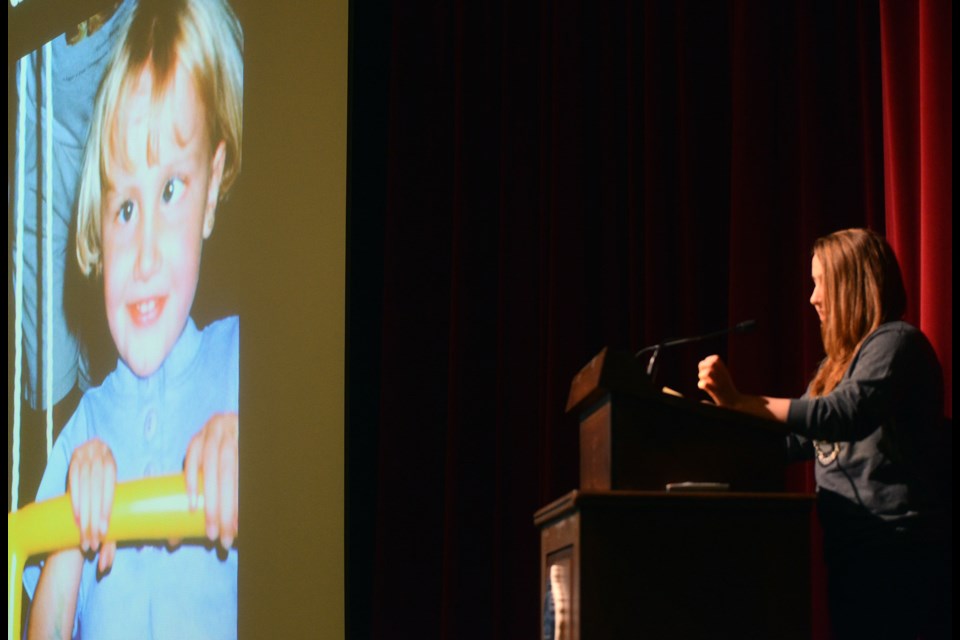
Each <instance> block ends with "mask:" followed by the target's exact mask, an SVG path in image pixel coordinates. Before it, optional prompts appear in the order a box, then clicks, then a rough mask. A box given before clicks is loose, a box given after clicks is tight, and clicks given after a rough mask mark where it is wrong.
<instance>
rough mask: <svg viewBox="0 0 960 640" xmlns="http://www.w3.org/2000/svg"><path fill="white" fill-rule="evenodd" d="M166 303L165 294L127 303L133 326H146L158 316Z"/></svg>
mask: <svg viewBox="0 0 960 640" xmlns="http://www.w3.org/2000/svg"><path fill="white" fill-rule="evenodd" d="M166 303H167V296H153V297H151V298H144V299H142V300H137V301H136V302H133V303H131V304H128V305H127V310H128V312H129V313H130V319H131V320H133V324H134V325H135V326H137V327H147V326H149V325H151V324H153V323H154V322H155V321H156V320H157V318H159V317H160V314H162V313H163V307H164V305H165V304H166Z"/></svg>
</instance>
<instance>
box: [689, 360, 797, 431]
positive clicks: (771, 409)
mask: <svg viewBox="0 0 960 640" xmlns="http://www.w3.org/2000/svg"><path fill="white" fill-rule="evenodd" d="M698 375H699V381H698V382H697V387H699V388H700V389H703V390H704V391H706V392H707V394H709V396H710V397H711V398H713V401H714V402H715V403H716V404H717V406H720V407H726V408H728V409H734V410H736V411H742V412H743V413H749V414H751V415H755V416H759V417H761V418H767V419H768V420H776V421H778V422H786V421H787V414H788V413H789V411H790V399H789V398H771V397H769V396H753V395H749V394H746V393H740V392H739V391H738V390H737V387H736V385H734V384H733V378H732V377H731V376H730V372H729V371H728V370H727V367H726V365H725V364H723V360H721V359H720V356H717V355H712V356H707V357H706V358H704V359H703V360H701V361H700V363H699V365H698Z"/></svg>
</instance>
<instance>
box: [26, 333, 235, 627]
mask: <svg viewBox="0 0 960 640" xmlns="http://www.w3.org/2000/svg"><path fill="white" fill-rule="evenodd" d="M239 359H240V323H239V320H238V319H237V318H236V317H230V318H225V319H223V320H219V321H217V322H214V323H213V324H211V325H209V326H208V327H206V328H205V329H204V330H203V331H202V332H201V331H199V330H198V329H197V327H196V325H195V324H194V322H193V320H192V319H188V321H187V326H186V328H185V329H184V331H183V334H182V335H181V336H180V338H179V339H178V340H177V343H176V344H175V345H174V347H173V350H172V351H171V352H170V354H169V355H168V356H167V358H166V360H164V362H163V365H161V367H160V369H158V370H157V372H156V373H154V374H153V375H151V376H150V377H148V378H138V377H137V376H136V375H135V374H134V373H133V372H132V371H130V369H129V368H128V367H127V366H126V365H125V364H124V363H123V362H122V361H120V362H119V363H118V365H117V368H116V369H115V370H114V371H113V373H111V374H110V375H109V376H107V378H106V380H104V382H103V384H102V385H101V386H99V387H97V388H95V389H91V390H90V391H88V392H87V393H86V394H84V396H83V398H82V399H81V401H80V405H79V407H78V408H77V411H76V413H75V414H74V415H73V417H72V418H71V419H70V421H69V422H68V423H67V425H66V426H65V427H64V430H63V432H62V433H61V434H60V437H59V438H58V439H57V442H56V444H55V445H54V447H53V450H52V452H51V454H50V460H49V461H48V463H47V468H46V470H45V471H44V474H43V480H42V481H41V483H40V489H39V491H38V492H37V501H40V500H46V499H48V498H52V497H56V496H59V495H62V494H63V493H64V492H65V490H66V482H67V470H68V468H69V466H70V456H71V455H72V453H73V451H74V449H76V448H77V447H78V446H80V445H81V444H83V443H84V442H86V441H87V440H89V439H91V438H94V437H97V438H100V439H101V440H103V441H104V442H105V443H106V444H107V445H108V446H109V447H110V450H111V451H112V452H113V455H114V458H115V460H116V463H117V481H118V482H124V481H126V480H133V479H137V478H143V477H147V476H156V475H166V474H171V473H178V472H181V471H182V470H183V458H184V456H185V454H186V451H187V445H188V444H189V442H190V439H191V438H192V437H193V435H194V434H196V433H197V431H199V430H200V429H201V428H202V427H203V426H204V424H206V422H207V420H208V419H209V418H210V417H211V416H213V415H214V414H216V413H220V412H238V397H239V371H240V367H239ZM96 564H97V563H96V560H95V559H94V560H88V561H85V562H84V567H83V576H82V578H81V582H80V593H79V596H78V599H77V616H76V619H75V622H74V637H78V636H86V637H91V638H178V639H186V638H235V637H236V636H237V550H236V549H235V548H234V549H231V551H230V552H229V553H228V554H227V556H226V558H225V559H223V560H221V559H220V558H218V557H217V552H216V549H214V548H212V547H211V548H208V547H205V546H198V545H183V546H181V547H179V548H178V549H176V550H175V551H170V550H168V549H167V548H166V546H163V545H161V546H151V545H139V546H121V547H118V549H117V554H116V557H115V559H114V562H113V567H112V568H111V570H110V571H109V573H107V574H106V575H105V576H103V577H102V578H100V579H99V580H98V579H97V576H96V572H97V567H96ZM39 576H40V566H39V565H36V564H34V565H28V566H27V568H26V569H25V571H24V585H25V586H26V588H27V591H28V593H29V594H30V597H31V598H32V597H33V593H34V590H35V588H36V584H37V580H38V579H39Z"/></svg>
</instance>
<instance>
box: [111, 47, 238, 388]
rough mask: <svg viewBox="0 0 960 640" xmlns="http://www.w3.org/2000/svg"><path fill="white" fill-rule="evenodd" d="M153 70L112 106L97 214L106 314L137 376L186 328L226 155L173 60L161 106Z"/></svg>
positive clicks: (193, 90) (191, 84) (150, 367)
mask: <svg viewBox="0 0 960 640" xmlns="http://www.w3.org/2000/svg"><path fill="white" fill-rule="evenodd" d="M149 67H150V65H149V64H148V65H147V68H146V69H145V70H144V71H143V73H142V74H141V75H140V77H139V79H138V80H137V81H136V82H135V83H134V85H133V93H132V95H129V96H126V101H125V102H123V103H122V104H121V106H120V108H119V109H118V111H117V119H116V123H117V124H116V126H117V133H119V134H120V135H117V136H115V137H113V140H115V141H116V145H115V146H116V147H118V148H109V147H110V145H108V150H107V153H110V154H111V160H112V161H111V162H110V163H108V166H109V167H110V175H109V176H107V178H108V183H109V184H107V185H106V186H105V193H104V199H103V203H104V204H103V210H102V212H101V233H102V245H101V246H102V248H103V280H104V298H105V302H106V310H107V321H108V323H109V325H110V334H111V335H112V336H113V341H114V344H116V346H117V350H118V351H119V353H120V357H121V358H123V361H124V362H125V363H126V364H127V366H128V367H130V369H131V370H132V371H133V372H134V373H136V374H137V375H138V376H148V375H150V374H152V373H153V372H155V371H156V370H157V369H158V368H159V367H160V365H161V364H162V363H163V361H164V359H165V358H166V357H167V355H168V354H169V353H170V350H171V349H172V348H173V345H174V344H175V343H176V341H177V339H178V338H179V337H180V333H181V332H182V331H183V328H184V327H185V326H186V322H187V317H188V316H189V314H190V308H191V306H192V305H193V297H194V294H195V293H196V290H197V279H198V277H199V274H200V252H201V248H202V246H203V241H204V240H205V239H206V238H208V237H209V236H210V232H211V231H212V230H213V220H214V213H215V209H216V204H217V197H218V194H219V189H220V179H221V177H222V176H223V162H224V145H223V143H222V142H221V143H220V144H219V145H218V146H217V148H216V150H215V151H213V152H211V147H212V145H211V144H210V143H209V141H208V140H207V138H208V135H207V132H206V131H205V120H204V113H203V107H202V104H201V102H200V99H199V96H198V94H197V92H196V88H195V86H194V82H193V81H192V79H191V78H190V76H189V74H188V72H187V71H186V70H185V69H184V68H183V66H182V65H181V64H179V63H178V64H177V68H176V72H175V76H174V78H173V79H172V80H171V81H170V83H169V85H168V87H167V88H166V89H165V94H164V95H163V97H162V99H161V103H160V105H159V108H158V107H157V106H151V92H152V90H153V89H152V87H153V76H152V72H151V71H150V69H149Z"/></svg>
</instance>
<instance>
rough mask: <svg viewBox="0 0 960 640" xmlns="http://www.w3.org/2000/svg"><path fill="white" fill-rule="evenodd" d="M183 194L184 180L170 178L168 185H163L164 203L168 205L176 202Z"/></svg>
mask: <svg viewBox="0 0 960 640" xmlns="http://www.w3.org/2000/svg"><path fill="white" fill-rule="evenodd" d="M181 193H183V180H181V179H180V178H170V179H169V180H167V184H165V185H163V201H164V202H165V203H167V204H170V203H171V202H174V201H175V200H177V198H179V197H180V194H181Z"/></svg>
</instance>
